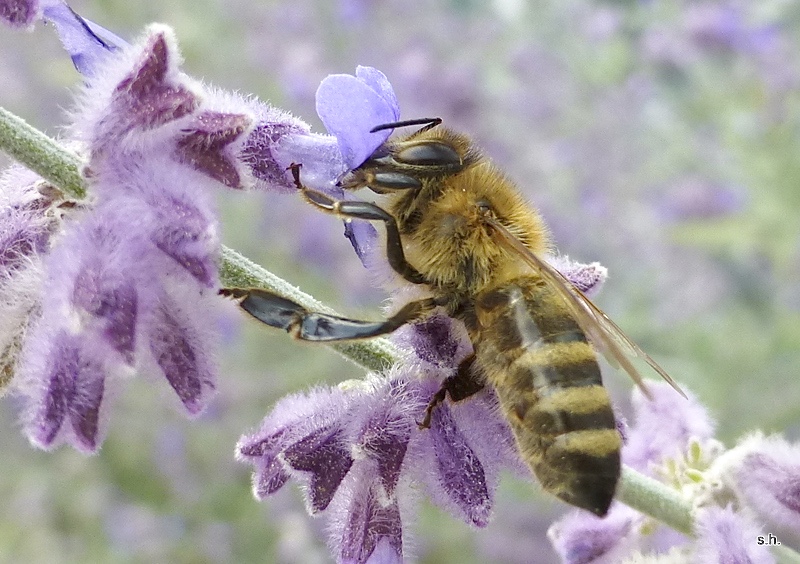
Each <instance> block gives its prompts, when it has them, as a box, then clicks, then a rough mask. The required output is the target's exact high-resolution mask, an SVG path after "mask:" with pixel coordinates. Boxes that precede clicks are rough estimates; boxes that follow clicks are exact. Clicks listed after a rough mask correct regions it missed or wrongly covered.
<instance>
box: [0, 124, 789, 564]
mask: <svg viewBox="0 0 800 564" xmlns="http://www.w3.org/2000/svg"><path fill="white" fill-rule="evenodd" d="M0 148H1V149H3V150H5V151H6V152H7V153H8V154H9V155H11V156H12V157H14V158H15V159H17V160H18V161H20V162H21V163H22V164H24V165H25V166H26V167H28V168H29V169H31V170H32V171H34V172H36V173H37V174H39V175H40V176H42V177H43V178H45V179H46V180H48V181H49V182H52V183H53V184H55V185H56V186H58V187H59V188H61V189H62V190H63V191H64V192H65V193H66V194H68V195H69V196H70V197H73V198H83V197H85V195H86V187H85V185H84V182H83V179H82V178H81V175H80V173H79V170H80V162H81V161H80V158H79V157H78V156H77V155H76V154H74V153H72V152H70V151H68V150H67V149H65V148H64V147H62V146H61V145H59V144H58V143H57V142H56V141H55V140H53V139H51V138H50V137H48V136H47V135H45V134H44V133H42V132H40V131H38V130H37V129H35V128H33V127H31V126H30V125H28V124H27V123H25V121H24V120H22V119H20V118H18V117H17V116H15V115H13V114H11V113H9V112H8V111H6V110H5V109H3V108H0ZM220 277H221V279H222V283H223V284H224V285H226V286H229V287H240V288H241V287H244V288H250V287H253V288H264V289H267V290H270V291H273V292H275V293H277V294H280V295H281V296H284V297H286V298H288V299H290V300H294V301H295V302H297V303H299V304H301V305H302V306H303V307H307V308H308V309H312V310H315V311H323V312H326V313H332V314H335V313H336V312H334V311H333V310H332V309H330V308H329V307H327V306H325V305H324V304H322V303H320V302H318V301H317V300H315V299H314V298H313V297H311V296H309V295H308V294H306V293H304V292H301V291H300V290H299V289H298V288H297V287H296V286H292V285H291V284H289V283H288V282H286V281H285V280H283V279H281V278H278V277H277V276H275V275H274V274H272V273H271V272H269V271H267V270H266V269H264V268H262V267H260V266H258V265H257V264H255V263H253V262H252V261H251V260H249V259H248V258H246V257H244V256H242V255H240V254H239V253H237V252H236V251H234V250H232V249H229V248H227V247H223V248H222V265H221V268H220ZM332 348H333V349H335V350H336V351H337V352H339V353H340V354H342V355H343V356H345V357H346V358H348V359H350V360H352V361H353V362H355V363H357V364H359V365H360V366H363V367H364V368H365V369H367V370H374V371H381V370H384V369H386V368H387V367H389V366H391V365H392V364H394V363H395V362H397V361H398V360H400V358H401V352H400V351H399V350H398V349H397V348H396V347H394V345H392V344H391V343H390V342H389V341H388V340H386V339H380V338H379V339H371V340H369V341H365V342H356V343H348V344H338V345H333V346H332ZM617 497H618V499H619V500H620V501H621V502H623V503H625V504H626V505H629V506H630V507H632V508H634V509H636V510H638V511H641V512H642V513H645V514H647V515H650V516H651V517H653V518H655V519H657V520H658V521H661V522H662V523H664V524H666V525H669V526H670V527H672V528H674V529H676V530H678V531H681V532H683V533H686V534H689V535H691V534H692V530H693V517H692V510H691V506H690V504H689V503H688V502H687V501H686V500H684V499H683V498H681V497H680V495H679V494H678V493H677V492H676V491H675V490H673V489H672V488H669V487H667V486H666V485H664V484H662V483H660V482H658V481H656V480H654V479H652V478H649V477H647V476H644V475H642V474H639V473H638V472H636V471H635V470H633V469H631V468H628V467H627V466H626V467H623V471H622V478H621V480H620V483H619V486H618V491H617ZM754 542H755V539H754ZM777 548H778V549H779V550H776V551H775V554H776V556H778V557H779V558H780V560H779V561H780V562H782V563H783V562H786V563H792V564H795V563H800V556H798V554H797V553H796V552H794V551H793V550H791V549H790V548H787V547H783V546H781V547H777Z"/></svg>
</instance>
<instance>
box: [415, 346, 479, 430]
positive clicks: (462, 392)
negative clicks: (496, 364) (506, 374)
mask: <svg viewBox="0 0 800 564" xmlns="http://www.w3.org/2000/svg"><path fill="white" fill-rule="evenodd" d="M484 385H485V384H484V382H483V378H482V377H481V376H480V374H479V373H478V371H477V369H476V367H475V355H474V354H472V355H470V356H468V357H467V358H465V359H464V360H463V361H461V364H459V365H458V370H457V371H456V373H455V374H453V375H451V376H448V377H447V378H445V379H444V382H442V387H441V388H439V391H438V392H436V393H435V394H434V395H433V397H432V398H431V401H430V402H428V407H427V408H425V418H424V419H423V420H422V422H421V423H417V425H418V426H419V428H420V429H430V427H431V417H432V416H433V410H434V409H436V407H437V406H438V405H439V404H440V403H442V402H443V401H444V400H445V398H446V397H447V395H448V394H450V399H451V400H452V401H461V400H463V399H466V398H468V397H470V396H472V395H474V394H477V393H478V392H480V391H481V390H482V389H483V387H484Z"/></svg>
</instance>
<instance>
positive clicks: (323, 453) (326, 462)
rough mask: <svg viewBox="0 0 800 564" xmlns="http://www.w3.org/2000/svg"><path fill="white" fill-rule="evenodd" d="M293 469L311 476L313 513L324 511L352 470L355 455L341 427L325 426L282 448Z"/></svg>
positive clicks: (310, 491)
mask: <svg viewBox="0 0 800 564" xmlns="http://www.w3.org/2000/svg"><path fill="white" fill-rule="evenodd" d="M283 459H284V460H285V461H286V463H287V464H289V465H290V466H291V467H292V468H293V469H295V470H298V471H301V472H308V473H309V474H310V476H311V479H310V485H309V492H308V495H309V498H310V506H311V511H312V513H316V512H318V511H323V510H325V508H327V507H328V504H329V503H330V502H331V500H332V499H333V496H334V495H335V494H336V490H337V489H338V488H339V484H341V483H342V480H343V479H344V477H345V476H346V475H347V473H348V472H349V471H350V467H351V466H352V465H353V458H352V457H351V456H350V450H349V447H348V445H347V443H346V442H345V438H344V435H343V433H342V431H341V430H340V429H335V428H333V429H330V428H322V429H319V430H317V431H315V432H314V433H312V434H310V435H308V436H307V437H304V438H303V439H301V440H300V441H298V442H296V443H294V444H293V445H291V446H289V447H288V448H287V449H286V450H284V451H283Z"/></svg>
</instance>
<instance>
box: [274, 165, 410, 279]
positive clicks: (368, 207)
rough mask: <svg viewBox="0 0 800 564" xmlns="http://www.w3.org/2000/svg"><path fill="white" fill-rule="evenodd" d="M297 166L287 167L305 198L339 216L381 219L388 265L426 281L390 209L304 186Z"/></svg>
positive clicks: (403, 275) (405, 274)
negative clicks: (407, 250) (407, 253)
mask: <svg viewBox="0 0 800 564" xmlns="http://www.w3.org/2000/svg"><path fill="white" fill-rule="evenodd" d="M300 166H301V165H299V164H292V165H291V166H290V167H289V168H290V169H291V171H292V176H293V177H294V184H295V186H297V189H298V190H300V192H301V193H302V194H303V197H304V198H305V199H306V201H308V202H309V203H310V204H312V205H314V206H316V207H317V208H319V209H321V210H322V211H325V212H328V213H332V214H334V215H338V216H341V217H348V218H353V219H365V220H367V221H382V222H383V223H384V225H386V256H387V258H388V259H389V265H390V266H391V267H392V269H393V270H394V271H395V272H397V273H398V274H399V275H400V276H402V277H403V278H405V279H406V280H407V281H409V282H411V283H412V284H424V283H425V278H424V277H423V276H422V275H421V274H420V273H419V272H418V271H417V269H415V268H414V267H413V266H411V265H410V264H408V262H407V261H406V257H405V253H404V252H403V243H402V241H401V240H400V230H399V229H398V227H397V220H396V219H395V218H394V217H393V216H392V215H391V214H390V213H389V212H387V211H386V210H384V209H383V208H381V207H380V206H377V205H375V204H373V203H370V202H360V201H348V200H337V199H335V198H332V197H331V196H328V195H327V194H324V193H322V192H318V191H316V190H312V189H310V188H307V187H305V186H303V183H302V182H300Z"/></svg>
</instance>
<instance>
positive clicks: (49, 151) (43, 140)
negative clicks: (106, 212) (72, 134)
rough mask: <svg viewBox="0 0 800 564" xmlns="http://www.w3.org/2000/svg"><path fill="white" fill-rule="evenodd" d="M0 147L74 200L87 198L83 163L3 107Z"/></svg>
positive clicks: (0, 118) (0, 108) (0, 121)
mask: <svg viewBox="0 0 800 564" xmlns="http://www.w3.org/2000/svg"><path fill="white" fill-rule="evenodd" d="M0 147H1V148H2V149H3V150H4V151H5V152H7V153H8V154H9V155H10V156H11V157H13V158H14V159H16V160H18V161H19V162H20V163H22V164H23V165H25V166H26V167H28V168H29V169H31V170H32V171H34V172H36V173H37V174H39V176H41V177H42V178H44V179H45V180H47V181H48V182H51V183H53V184H54V185H55V186H58V187H59V188H61V189H62V190H64V192H66V193H67V194H69V195H70V196H72V197H73V198H79V199H80V198H83V197H85V196H86V188H85V186H84V185H83V180H82V179H81V175H80V172H79V170H80V165H81V159H80V157H78V155H76V154H75V153H73V152H71V151H68V150H67V149H65V148H64V147H62V146H61V145H59V144H58V143H57V142H56V141H55V140H53V139H51V138H50V137H48V136H47V135H45V134H44V133H42V132H41V131H39V130H38V129H36V128H35V127H32V126H31V125H29V124H28V123H27V122H26V121H25V120H24V119H22V118H21V117H19V116H16V115H14V114H12V113H11V112H9V111H8V110H6V109H5V108H2V107H0Z"/></svg>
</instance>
